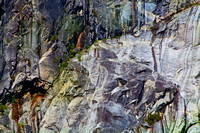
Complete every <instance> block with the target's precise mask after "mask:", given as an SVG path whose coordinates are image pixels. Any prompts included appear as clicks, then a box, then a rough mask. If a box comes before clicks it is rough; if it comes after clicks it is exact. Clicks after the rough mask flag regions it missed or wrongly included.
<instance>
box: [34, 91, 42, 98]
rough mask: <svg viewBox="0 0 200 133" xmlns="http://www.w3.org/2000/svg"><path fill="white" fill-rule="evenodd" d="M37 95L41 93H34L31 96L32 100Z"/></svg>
mask: <svg viewBox="0 0 200 133" xmlns="http://www.w3.org/2000/svg"><path fill="white" fill-rule="evenodd" d="M38 94H42V93H41V92H38V93H35V94H33V96H32V97H33V98H35V97H36V96H37V95H38Z"/></svg>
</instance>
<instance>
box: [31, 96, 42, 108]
mask: <svg viewBox="0 0 200 133" xmlns="http://www.w3.org/2000/svg"><path fill="white" fill-rule="evenodd" d="M44 97H45V95H44V94H36V95H35V96H34V98H33V100H32V103H31V109H34V108H35V107H36V106H37V105H38V104H39V103H40V102H42V100H43V98H44Z"/></svg>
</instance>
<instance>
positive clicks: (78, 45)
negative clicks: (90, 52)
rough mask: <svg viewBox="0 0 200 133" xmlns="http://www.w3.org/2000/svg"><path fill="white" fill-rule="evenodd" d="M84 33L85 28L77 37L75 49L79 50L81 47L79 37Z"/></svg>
mask: <svg viewBox="0 0 200 133" xmlns="http://www.w3.org/2000/svg"><path fill="white" fill-rule="evenodd" d="M84 33H85V30H84V31H83V32H82V33H81V34H80V35H79V37H78V42H77V44H76V49H77V50H80V49H81V38H82V35H83V34H84Z"/></svg>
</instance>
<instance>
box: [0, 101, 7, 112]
mask: <svg viewBox="0 0 200 133" xmlns="http://www.w3.org/2000/svg"><path fill="white" fill-rule="evenodd" d="M6 109H7V106H5V105H3V104H2V103H1V102H0V112H5V110H6Z"/></svg>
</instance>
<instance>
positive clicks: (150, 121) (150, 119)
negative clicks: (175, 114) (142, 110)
mask: <svg viewBox="0 0 200 133" xmlns="http://www.w3.org/2000/svg"><path fill="white" fill-rule="evenodd" d="M159 120H161V116H160V114H159V113H156V114H149V115H148V116H147V118H146V119H145V121H146V122H147V123H148V124H149V125H150V126H152V125H153V124H154V123H155V122H158V121H159Z"/></svg>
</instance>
